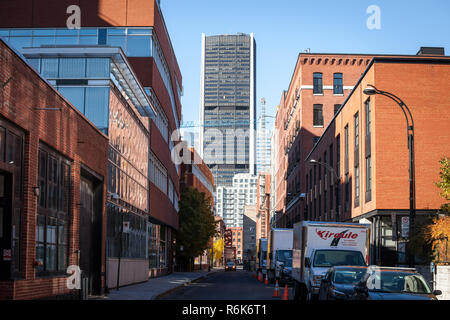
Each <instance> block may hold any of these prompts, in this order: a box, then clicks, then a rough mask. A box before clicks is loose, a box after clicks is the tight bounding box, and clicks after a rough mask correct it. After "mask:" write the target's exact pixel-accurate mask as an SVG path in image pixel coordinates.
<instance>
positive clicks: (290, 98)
mask: <svg viewBox="0 0 450 320" xmlns="http://www.w3.org/2000/svg"><path fill="white" fill-rule="evenodd" d="M371 57H372V56H368V55H357V54H356V55H354V54H323V53H300V54H299V55H298V59H297V63H296V66H295V69H294V72H293V74H292V78H291V81H290V84H289V88H288V90H287V91H284V92H283V94H282V97H281V101H280V104H279V107H278V109H277V114H276V120H275V131H276V132H275V140H276V157H277V159H276V162H277V168H276V169H275V170H276V172H275V176H274V177H273V178H274V179H275V190H276V195H275V201H276V204H275V212H276V217H275V220H276V225H277V227H292V225H293V223H295V222H297V221H299V220H300V213H301V211H302V201H300V199H301V192H300V191H301V189H302V183H303V181H304V178H305V168H304V165H303V161H301V160H302V159H304V157H305V156H306V155H307V154H308V153H309V151H310V150H311V149H312V147H313V146H314V143H315V141H317V139H318V138H319V137H320V136H321V135H322V133H323V131H324V129H325V128H326V126H327V125H328V123H329V122H330V121H331V119H332V118H333V116H334V113H335V112H336V111H337V109H338V108H339V106H340V104H342V102H344V100H345V98H346V97H347V96H348V94H349V93H350V92H351V90H352V89H353V86H354V84H355V83H356V81H357V80H358V78H359V77H360V75H361V73H362V72H363V71H364V68H365V67H366V66H367V65H368V63H369V61H370V59H371Z"/></svg>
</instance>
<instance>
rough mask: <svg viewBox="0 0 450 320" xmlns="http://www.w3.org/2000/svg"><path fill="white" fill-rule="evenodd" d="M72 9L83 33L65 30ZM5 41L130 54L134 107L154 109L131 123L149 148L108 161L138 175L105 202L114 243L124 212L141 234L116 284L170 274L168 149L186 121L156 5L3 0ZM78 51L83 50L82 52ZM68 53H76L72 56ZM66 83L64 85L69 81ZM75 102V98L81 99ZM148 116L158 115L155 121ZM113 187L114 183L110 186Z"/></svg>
mask: <svg viewBox="0 0 450 320" xmlns="http://www.w3.org/2000/svg"><path fill="white" fill-rule="evenodd" d="M71 5H76V6H78V7H79V8H80V11H81V29H80V30H78V29H74V30H70V29H68V28H67V20H68V18H69V17H70V14H67V8H68V7H69V6H71ZM0 37H3V38H4V39H5V40H6V41H9V43H10V44H11V45H13V46H16V47H17V49H18V50H19V51H20V50H23V48H24V47H32V48H33V49H30V50H29V54H31V53H35V54H37V53H39V51H41V53H42V51H45V50H46V49H44V48H43V47H41V45H51V46H53V47H54V48H57V49H58V46H60V45H62V46H72V47H76V46H78V47H80V48H83V46H82V45H86V47H84V49H85V50H96V48H97V49H99V48H101V49H103V50H107V48H108V47H105V45H110V46H111V47H113V48H117V47H120V48H121V49H120V50H121V52H122V53H123V54H124V56H125V59H123V60H126V63H125V64H126V68H125V69H128V70H127V71H125V73H126V74H127V75H131V76H132V77H133V78H134V77H135V78H137V80H138V81H137V83H133V86H132V88H131V91H133V92H132V93H133V94H134V95H135V97H131V100H132V101H131V100H130V101H131V102H130V103H131V104H134V105H135V107H136V109H138V111H139V112H138V113H141V116H142V114H144V113H145V112H144V111H145V110H143V108H142V106H141V102H142V101H143V102H144V104H148V105H150V106H151V107H150V109H152V110H151V112H149V114H147V115H146V116H144V119H139V116H136V113H135V115H134V116H132V117H131V118H129V119H128V120H130V121H132V122H134V124H136V125H137V126H138V127H139V128H141V129H142V130H141V131H142V132H146V137H147V140H149V141H148V142H147V145H146V146H145V147H144V144H143V143H142V142H140V143H136V144H135V146H130V147H129V148H128V147H126V148H124V149H123V150H120V151H119V154H117V153H114V152H110V155H114V156H115V158H114V159H110V165H111V170H110V172H111V171H112V172H114V169H115V168H114V167H116V165H117V164H115V163H112V162H113V161H115V160H117V159H119V161H121V160H124V161H121V164H125V163H128V162H129V163H131V164H130V165H128V164H126V165H125V166H126V168H127V170H131V171H133V170H134V171H135V172H133V173H131V174H130V173H129V172H127V173H126V177H124V178H123V179H122V178H118V180H116V179H113V181H121V183H123V184H119V183H117V184H116V185H115V186H122V185H123V188H122V187H119V190H120V192H122V191H123V193H120V192H119V193H117V192H114V191H110V190H109V189H108V191H110V196H109V197H108V198H107V200H108V201H109V203H110V204H111V205H108V212H110V213H111V214H110V215H111V217H112V218H113V219H109V221H112V224H111V226H110V227H109V228H108V232H109V234H110V235H111V237H110V238H111V239H118V237H116V236H115V235H114V234H115V233H116V232H118V230H120V228H119V227H118V226H119V225H120V219H121V216H122V213H123V212H125V215H126V217H124V219H128V220H129V221H130V222H131V224H132V230H133V232H136V233H137V234H136V237H135V236H134V235H133V237H132V236H128V235H125V236H124V238H123V239H124V240H123V241H124V242H126V243H128V242H127V241H128V240H127V239H128V238H130V239H138V240H137V242H136V243H135V245H133V249H132V250H129V251H126V252H125V254H126V255H127V257H126V259H123V260H122V261H123V263H125V264H126V265H127V267H126V268H121V270H122V271H121V279H122V280H120V283H119V285H125V284H129V283H133V282H139V281H143V280H145V279H147V278H148V277H153V276H158V275H161V274H165V273H168V272H172V269H173V262H174V246H173V244H174V241H175V238H176V230H177V228H178V214H177V211H178V199H179V194H180V192H179V185H180V183H179V175H180V168H179V167H178V166H176V165H175V164H174V163H173V162H172V160H171V150H172V148H173V146H174V144H176V143H177V142H178V141H171V133H172V132H173V131H175V130H177V129H178V128H179V123H180V121H181V102H180V101H181V100H180V99H181V95H182V78H181V73H180V70H179V67H178V64H177V60H176V57H175V53H174V50H173V47H172V44H171V41H170V37H169V34H168V31H167V28H166V25H165V22H164V18H163V15H162V12H161V8H160V6H159V1H157V0H133V1H129V0H75V1H71V0H61V1H52V0H40V1H34V0H18V1H16V0H14V1H10V0H6V1H2V2H1V4H0ZM96 45H99V46H98V47H97V46H96ZM59 49H60V50H61V52H60V53H61V54H64V50H63V49H61V47H59ZM72 49H73V48H72ZM79 50H81V51H82V49H79ZM110 50H113V49H110ZM70 54H71V55H73V54H74V52H71V53H70ZM77 54H79V53H77ZM27 57H28V56H27ZM72 57H73V56H72ZM128 62H129V65H128ZM121 66H123V65H122V64H121V65H119V66H118V67H117V68H116V69H119V71H123V70H122V68H121ZM60 80H61V79H55V80H52V81H54V82H52V84H54V85H58V86H59V85H61V81H60ZM63 80H64V79H63ZM83 80H86V79H83ZM58 81H59V82H58ZM89 81H91V79H88V84H89V83H90V82H89ZM111 81H112V82H113V83H114V85H115V87H116V89H117V90H116V91H115V92H116V93H118V94H120V95H122V97H123V98H124V100H125V101H127V100H128V99H129V97H128V99H127V98H126V96H132V94H130V92H128V91H126V90H122V88H121V85H122V84H124V83H123V82H119V83H116V82H114V80H113V79H111ZM64 83H65V84H64ZM63 84H64V85H67V82H63ZM142 92H144V93H142ZM74 97H75V98H76V97H77V95H74ZM133 98H135V99H133ZM137 100H139V101H137ZM114 101H116V100H114ZM113 104H114V102H113V101H110V105H113ZM74 105H75V104H74ZM144 109H145V108H144ZM109 111H111V110H109ZM150 113H153V116H151V115H150ZM106 114H107V113H106ZM114 114H115V113H114ZM114 114H113V113H110V114H109V115H110V118H111V119H110V120H111V121H113V123H114V124H115V125H119V124H120V125H121V126H122V125H125V124H126V123H125V122H124V121H123V119H122V118H121V117H120V113H119V114H118V118H114V119H113V117H114ZM94 116H97V114H94ZM145 117H147V118H145ZM139 123H140V124H139ZM132 131H133V132H134V133H136V135H134V134H133V135H132V136H133V137H134V138H135V137H136V136H140V135H141V133H142V132H139V130H132ZM121 140H122V144H124V145H125V144H133V143H134V142H133V141H134V140H132V139H129V140H125V142H126V143H125V142H124V137H121ZM111 147H112V149H111V150H114V146H111ZM139 147H140V148H141V150H144V149H145V152H148V154H147V159H146V161H145V164H143V163H142V161H141V159H140V158H141V157H142V156H145V155H144V154H141V153H140V152H139V150H138V151H137V152H135V151H134V150H133V149H134V148H138V149H139ZM131 150H133V151H132V152H131V154H128V155H127V157H124V156H125V153H127V152H128V153H129V152H130V151H131ZM115 151H117V148H116V149H115ZM122 151H124V152H123V153H122ZM121 179H122V180H121ZM127 179H128V180H130V181H131V180H134V182H133V183H132V184H134V186H133V187H125V186H127V185H130V184H127V182H125V180H127ZM111 184H112V185H113V182H112V181H111ZM132 189H133V190H136V189H145V190H146V193H147V195H145V196H144V195H142V196H141V195H139V197H136V198H133V196H132V193H135V192H134V191H132ZM137 203H139V205H136V204H137ZM128 213H130V215H129V216H127V215H128ZM108 215H109V214H108ZM142 219H144V220H145V221H142ZM142 234H148V243H147V245H148V252H146V253H144V252H142V251H143V250H145V248H146V247H147V246H146V244H145V243H144V242H145V239H144V238H142ZM115 242H116V241H110V242H109V244H108V246H107V247H108V248H111V250H108V251H107V252H108V253H109V254H108V255H109V258H110V259H109V263H110V264H111V265H110V267H109V268H108V276H109V279H114V278H115V277H116V275H115V274H114V272H113V270H117V262H116V261H117V253H116V252H117V250H116V244H115ZM122 273H123V275H122ZM108 283H109V286H110V287H111V286H115V281H114V280H112V282H109V281H108Z"/></svg>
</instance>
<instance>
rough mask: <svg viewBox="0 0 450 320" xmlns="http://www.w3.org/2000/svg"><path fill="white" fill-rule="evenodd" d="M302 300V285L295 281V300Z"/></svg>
mask: <svg viewBox="0 0 450 320" xmlns="http://www.w3.org/2000/svg"><path fill="white" fill-rule="evenodd" d="M300 298H301V292H300V285H299V284H298V282H297V281H294V300H295V301H299V300H300Z"/></svg>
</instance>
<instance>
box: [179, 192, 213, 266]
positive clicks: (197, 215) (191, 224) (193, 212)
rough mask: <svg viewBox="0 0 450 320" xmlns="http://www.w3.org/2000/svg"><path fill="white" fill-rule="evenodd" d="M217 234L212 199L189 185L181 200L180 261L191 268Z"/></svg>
mask: <svg viewBox="0 0 450 320" xmlns="http://www.w3.org/2000/svg"><path fill="white" fill-rule="evenodd" d="M215 235H216V222H215V221H214V214H213V210H212V207H211V202H210V199H209V198H206V196H205V193H203V192H199V191H198V190H197V189H195V188H193V187H188V188H187V189H185V190H184V191H183V193H182V194H181V200H180V211H179V228H178V233H177V245H176V248H177V257H178V263H179V264H181V265H184V266H186V265H189V268H191V267H192V264H193V261H194V258H195V257H197V256H199V255H201V254H203V252H204V251H205V250H206V249H207V248H208V244H209V240H210V239H211V237H213V236H215ZM181 248H182V250H181Z"/></svg>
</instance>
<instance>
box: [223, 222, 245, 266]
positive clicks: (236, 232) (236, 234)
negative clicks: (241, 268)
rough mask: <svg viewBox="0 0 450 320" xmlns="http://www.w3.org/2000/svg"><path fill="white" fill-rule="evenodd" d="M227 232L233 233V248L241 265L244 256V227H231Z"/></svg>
mask: <svg viewBox="0 0 450 320" xmlns="http://www.w3.org/2000/svg"><path fill="white" fill-rule="evenodd" d="M227 230H230V231H231V236H232V238H231V239H232V247H234V248H236V260H237V261H238V263H241V262H242V258H243V256H244V244H243V240H244V236H243V229H242V227H230V228H227Z"/></svg>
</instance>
